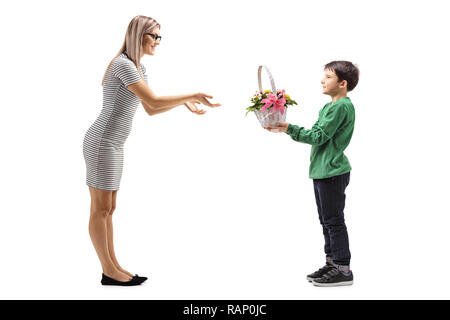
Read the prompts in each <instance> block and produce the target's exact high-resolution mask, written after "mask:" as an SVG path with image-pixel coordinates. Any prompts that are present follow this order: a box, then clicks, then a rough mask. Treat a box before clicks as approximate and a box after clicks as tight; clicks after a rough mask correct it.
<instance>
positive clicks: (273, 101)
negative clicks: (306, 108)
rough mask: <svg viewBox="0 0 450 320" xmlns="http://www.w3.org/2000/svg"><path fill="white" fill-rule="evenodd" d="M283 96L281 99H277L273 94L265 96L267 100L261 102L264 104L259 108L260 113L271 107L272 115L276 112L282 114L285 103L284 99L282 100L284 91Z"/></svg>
mask: <svg viewBox="0 0 450 320" xmlns="http://www.w3.org/2000/svg"><path fill="white" fill-rule="evenodd" d="M282 93H283V96H282V98H279V99H278V98H277V97H276V96H275V95H274V94H272V93H269V95H268V96H267V99H263V100H261V102H262V103H265V105H264V106H263V107H262V108H261V111H265V110H267V109H268V108H270V107H272V106H273V108H272V113H275V112H277V111H280V112H281V114H283V113H284V104H285V103H286V99H285V98H284V90H283V92H282Z"/></svg>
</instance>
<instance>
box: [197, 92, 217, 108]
mask: <svg viewBox="0 0 450 320" xmlns="http://www.w3.org/2000/svg"><path fill="white" fill-rule="evenodd" d="M212 98H213V96H210V95H208V94H206V93H197V94H196V97H195V102H198V103H201V104H204V105H205V106H208V107H211V108H215V107H220V106H221V104H220V103H211V102H209V100H208V99H212Z"/></svg>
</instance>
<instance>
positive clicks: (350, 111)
mask: <svg viewBox="0 0 450 320" xmlns="http://www.w3.org/2000/svg"><path fill="white" fill-rule="evenodd" d="M354 126H355V109H354V107H353V104H352V102H351V101H350V98H348V97H344V98H341V99H339V100H337V101H336V102H334V103H332V102H329V103H327V104H326V105H325V106H324V107H323V108H322V109H321V110H320V111H319V120H317V122H316V123H315V124H314V125H313V127H312V128H311V129H310V130H307V129H305V128H303V127H299V126H296V125H292V124H289V126H288V129H287V131H286V133H287V134H288V135H290V136H291V138H292V139H293V140H295V141H298V142H303V143H308V144H310V145H312V146H311V156H310V161H311V164H310V166H309V177H310V178H311V179H323V178H329V177H333V176H337V175H340V174H344V173H346V172H349V171H350V170H351V169H352V167H351V166H350V162H349V161H348V159H347V157H346V156H345V155H344V150H345V148H347V146H348V144H349V143H350V140H351V138H352V134H353V128H354Z"/></svg>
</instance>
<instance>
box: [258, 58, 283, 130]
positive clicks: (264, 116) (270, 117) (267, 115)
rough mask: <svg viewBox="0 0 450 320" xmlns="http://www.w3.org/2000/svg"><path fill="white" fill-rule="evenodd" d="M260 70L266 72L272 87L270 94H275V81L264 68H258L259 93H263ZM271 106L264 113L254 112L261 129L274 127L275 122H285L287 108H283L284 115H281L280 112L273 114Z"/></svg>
mask: <svg viewBox="0 0 450 320" xmlns="http://www.w3.org/2000/svg"><path fill="white" fill-rule="evenodd" d="M262 68H264V69H265V70H266V72H267V75H268V76H269V79H270V84H271V85H272V93H273V94H275V95H276V94H277V89H276V87H275V81H273V77H272V74H271V73H270V70H269V69H268V68H267V67H266V66H259V67H258V86H259V91H263V89H262V82H261V71H262ZM272 111H273V106H272V107H270V108H267V109H266V110H265V111H261V110H255V115H256V118H258V120H259V123H260V124H261V126H262V127H263V128H265V127H267V126H276V125H277V122H286V111H287V108H284V113H283V114H281V112H280V111H276V112H273V113H272Z"/></svg>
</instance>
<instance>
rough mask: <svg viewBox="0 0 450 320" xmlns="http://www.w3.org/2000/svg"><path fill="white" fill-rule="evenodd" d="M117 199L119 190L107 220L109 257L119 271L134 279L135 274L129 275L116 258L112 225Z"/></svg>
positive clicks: (113, 193) (113, 199) (113, 197)
mask: <svg viewBox="0 0 450 320" xmlns="http://www.w3.org/2000/svg"><path fill="white" fill-rule="evenodd" d="M116 198H117V190H115V191H113V192H112V207H111V210H110V212H109V215H108V217H107V218H106V229H107V234H108V250H109V256H110V257H111V260H112V262H113V263H114V265H115V266H116V268H117V269H119V270H120V271H122V272H123V273H125V274H126V275H128V276H130V277H134V275H133V274H131V273H129V272H128V271H126V270H125V269H123V268H122V267H121V266H120V264H119V262H118V261H117V258H116V253H115V251H114V230H113V223H112V216H113V212H114V210H115V209H116Z"/></svg>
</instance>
